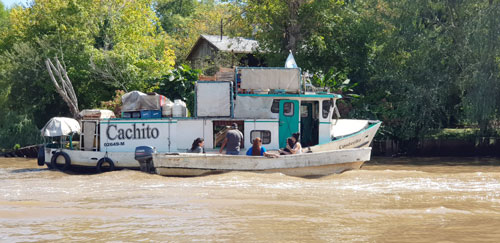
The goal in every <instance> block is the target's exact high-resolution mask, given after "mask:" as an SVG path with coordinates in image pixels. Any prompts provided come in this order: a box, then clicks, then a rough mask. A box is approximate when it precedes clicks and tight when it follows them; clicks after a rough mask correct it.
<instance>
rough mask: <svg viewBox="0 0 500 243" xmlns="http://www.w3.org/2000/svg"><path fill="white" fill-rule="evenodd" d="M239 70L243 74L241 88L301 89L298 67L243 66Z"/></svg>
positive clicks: (293, 90) (291, 90) (288, 90)
mask: <svg viewBox="0 0 500 243" xmlns="http://www.w3.org/2000/svg"><path fill="white" fill-rule="evenodd" d="M238 72H239V73H240V74H241V86H240V88H241V89H246V90H266V89H283V90H285V91H287V92H298V91H300V69H298V68H242V69H238Z"/></svg>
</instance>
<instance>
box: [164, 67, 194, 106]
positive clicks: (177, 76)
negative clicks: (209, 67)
mask: <svg viewBox="0 0 500 243" xmlns="http://www.w3.org/2000/svg"><path fill="white" fill-rule="evenodd" d="M200 74H201V71H200V70H197V69H191V68H190V67H189V66H187V65H181V66H179V67H177V68H176V69H173V70H171V71H170V72H169V73H168V74H167V75H164V76H162V77H161V78H159V79H156V80H154V82H155V83H157V85H158V88H157V89H156V90H154V91H155V92H157V93H159V94H162V95H165V96H166V97H167V98H169V99H170V100H172V101H173V100H175V99H181V100H183V101H184V102H186V106H187V108H188V110H189V111H191V112H193V111H194V87H195V82H196V81H197V80H198V76H199V75H200Z"/></svg>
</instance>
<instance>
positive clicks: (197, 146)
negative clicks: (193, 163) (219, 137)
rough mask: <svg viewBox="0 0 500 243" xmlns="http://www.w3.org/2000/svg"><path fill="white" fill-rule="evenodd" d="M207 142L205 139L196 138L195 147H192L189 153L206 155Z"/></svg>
mask: <svg viewBox="0 0 500 243" xmlns="http://www.w3.org/2000/svg"><path fill="white" fill-rule="evenodd" d="M204 145H205V140H204V139H203V138H196V139H195V140H194V141H193V145H191V149H189V151H188V152H189V153H197V154H198V153H205V148H204V147H203V146H204Z"/></svg>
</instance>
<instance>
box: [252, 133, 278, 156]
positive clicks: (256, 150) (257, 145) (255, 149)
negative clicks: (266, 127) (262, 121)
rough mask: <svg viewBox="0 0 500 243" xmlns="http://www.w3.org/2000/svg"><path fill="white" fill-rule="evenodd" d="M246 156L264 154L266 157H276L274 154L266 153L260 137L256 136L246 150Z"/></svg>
mask: <svg viewBox="0 0 500 243" xmlns="http://www.w3.org/2000/svg"><path fill="white" fill-rule="evenodd" d="M247 155H248V156H266V157H277V155H276V154H272V153H268V152H267V150H266V148H265V147H264V146H262V139H260V138H259V137H256V138H255V139H254V140H253V146H252V147H251V148H249V149H248V150H247Z"/></svg>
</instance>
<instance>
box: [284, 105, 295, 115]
mask: <svg viewBox="0 0 500 243" xmlns="http://www.w3.org/2000/svg"><path fill="white" fill-rule="evenodd" d="M293 110H294V109H293V103H292V102H285V103H283V115H285V116H293Z"/></svg>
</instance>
